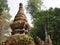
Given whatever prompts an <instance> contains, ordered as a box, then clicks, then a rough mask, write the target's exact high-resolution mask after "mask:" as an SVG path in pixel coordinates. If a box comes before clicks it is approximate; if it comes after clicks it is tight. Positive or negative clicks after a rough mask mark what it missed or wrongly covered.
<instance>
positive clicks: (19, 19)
mask: <svg viewBox="0 0 60 45" xmlns="http://www.w3.org/2000/svg"><path fill="white" fill-rule="evenodd" d="M10 26H11V29H12V32H11V33H12V35H14V34H24V35H25V34H28V33H29V29H30V26H29V24H28V21H27V17H26V16H25V14H24V10H23V4H22V3H20V4H19V11H18V13H17V14H16V16H15V18H14V21H13V23H12V24H11V25H10Z"/></svg>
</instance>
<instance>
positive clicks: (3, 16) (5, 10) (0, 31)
mask: <svg viewBox="0 0 60 45" xmlns="http://www.w3.org/2000/svg"><path fill="white" fill-rule="evenodd" d="M10 18H11V15H10V14H9V7H8V4H7V0H0V42H1V39H3V40H4V34H5V32H6V31H7V30H8V29H9V20H10ZM5 38H6V37H5Z"/></svg>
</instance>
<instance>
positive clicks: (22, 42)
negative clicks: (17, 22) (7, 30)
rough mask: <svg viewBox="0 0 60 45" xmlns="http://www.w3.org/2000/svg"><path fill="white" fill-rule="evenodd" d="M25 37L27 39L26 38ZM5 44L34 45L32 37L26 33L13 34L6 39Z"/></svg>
mask: <svg viewBox="0 0 60 45" xmlns="http://www.w3.org/2000/svg"><path fill="white" fill-rule="evenodd" d="M26 38H27V39H26ZM5 45H35V44H34V41H33V39H32V38H31V37H30V36H28V35H14V36H12V37H10V39H9V40H7V41H6V43H5Z"/></svg>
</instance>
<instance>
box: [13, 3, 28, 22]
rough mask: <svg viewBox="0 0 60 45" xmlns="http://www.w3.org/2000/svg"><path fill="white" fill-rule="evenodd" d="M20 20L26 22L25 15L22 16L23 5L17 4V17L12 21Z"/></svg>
mask: <svg viewBox="0 0 60 45" xmlns="http://www.w3.org/2000/svg"><path fill="white" fill-rule="evenodd" d="M21 19H23V20H25V21H26V22H27V18H26V16H25V14H24V10H23V4H22V3H20V4H19V11H18V13H17V15H16V16H15V19H14V21H17V20H21Z"/></svg>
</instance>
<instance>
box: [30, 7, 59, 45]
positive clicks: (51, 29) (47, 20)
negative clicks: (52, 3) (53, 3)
mask: <svg viewBox="0 0 60 45" xmlns="http://www.w3.org/2000/svg"><path fill="white" fill-rule="evenodd" d="M59 12H60V8H55V9H53V8H50V9H49V10H45V11H41V12H37V13H35V15H36V17H34V18H35V20H34V27H33V28H32V29H31V31H30V34H31V35H32V36H33V38H34V37H36V36H38V37H40V38H41V39H42V40H45V24H46V30H47V32H48V35H50V36H51V39H52V41H53V44H54V45H60V43H59V42H60V40H59V39H60V28H59V27H60V13H59ZM33 33H35V35H33ZM35 40H36V38H35ZM36 43H37V42H36ZM36 45H37V44H36Z"/></svg>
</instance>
